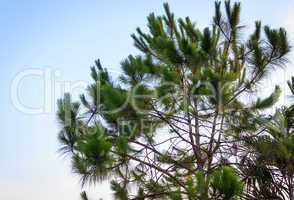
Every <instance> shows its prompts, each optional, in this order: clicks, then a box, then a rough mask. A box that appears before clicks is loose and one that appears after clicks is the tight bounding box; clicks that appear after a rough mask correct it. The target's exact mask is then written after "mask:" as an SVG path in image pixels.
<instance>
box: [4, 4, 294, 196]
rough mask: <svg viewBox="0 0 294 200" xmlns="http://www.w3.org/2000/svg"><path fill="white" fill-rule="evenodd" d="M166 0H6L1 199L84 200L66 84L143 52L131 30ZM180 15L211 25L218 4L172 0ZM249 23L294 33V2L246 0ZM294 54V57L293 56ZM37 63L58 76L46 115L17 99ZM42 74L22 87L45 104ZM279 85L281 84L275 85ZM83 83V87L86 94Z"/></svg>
mask: <svg viewBox="0 0 294 200" xmlns="http://www.w3.org/2000/svg"><path fill="white" fill-rule="evenodd" d="M163 2H164V1H162V0H148V1H147V0H144V1H134V0H124V1H114V0H112V1H110V0H107V1H106V0H84V1H81V0H62V1H61V0H50V1H49V0H47V1H46V0H43V1H40V0H26V1H21V0H0V85H1V86H0V92H1V98H0V111H1V130H0V135H1V140H0V169H1V170H0V199H3V200H19V199H26V200H40V199H42V200H53V199H54V200H56V199H58V200H59V199H64V200H66V199H70V200H76V199H78V197H79V193H80V191H81V189H80V185H79V182H78V177H76V176H75V175H73V174H72V173H71V169H70V163H69V162H68V161H67V160H66V159H63V158H62V157H60V155H59V154H58V153H57V150H58V143H57V139H56V135H57V132H58V124H57V122H56V118H55V109H54V105H55V102H56V98H58V97H59V96H60V95H61V94H62V93H63V90H62V89H61V88H62V87H63V86H64V85H70V84H71V85H72V84H74V83H78V81H84V83H85V82H87V81H89V80H90V77H89V67H90V66H91V65H92V64H93V62H94V60H95V59H97V58H100V59H101V61H102V63H103V65H104V66H106V67H108V69H109V70H110V71H115V72H119V63H120V62H121V60H122V59H123V58H125V57H126V56H128V55H129V54H136V53H137V51H136V49H135V48H134V47H133V45H132V44H133V42H132V40H131V38H130V34H131V33H133V32H134V30H135V28H136V27H137V26H140V27H144V25H145V24H146V16H147V15H148V14H149V13H150V12H153V11H154V12H155V13H158V14H160V13H162V11H163V9H162V3H163ZM168 2H169V3H170V6H171V8H172V10H173V11H174V12H175V14H176V16H181V17H185V16H190V17H191V19H192V20H193V21H195V22H196V23H197V24H198V25H199V26H200V27H204V26H205V25H209V24H210V23H211V16H212V14H213V11H214V10H213V2H214V1H204V0H186V1H179V0H172V1H168ZM241 2H242V5H243V6H242V23H243V24H244V25H247V26H248V29H245V30H250V26H251V25H252V24H253V22H254V21H255V20H257V19H258V20H262V22H263V23H264V24H270V25H272V26H275V27H278V26H286V28H287V29H288V31H289V35H290V38H294V37H293V36H294V22H292V19H294V14H293V10H294V0H280V1H268V0H259V1H256V0H244V1H241ZM290 60H294V59H291V58H290ZM291 68H293V67H292V64H291V63H290V64H289V65H288V69H286V70H284V71H282V72H279V73H277V74H275V76H274V77H273V78H272V79H271V82H272V83H274V82H285V79H287V78H288V77H289V76H290V75H291V74H292V75H294V73H292V72H294V70H292V69H291ZM29 69H34V70H35V71H36V70H37V71H38V72H43V71H44V70H47V71H48V72H49V73H52V74H53V75H54V74H55V72H57V73H58V76H57V77H55V76H53V75H52V77H53V79H54V80H53V81H54V83H55V85H57V86H56V87H53V88H55V92H54V93H52V94H54V95H52V96H51V98H50V105H52V108H50V109H49V110H47V111H46V112H45V113H41V114H27V113H24V112H22V111H21V110H20V109H19V108H18V107H17V106H16V105H15V103H14V102H13V101H12V99H11V94H13V92H14V91H12V83H13V81H14V80H15V79H16V78H17V77H18V75H19V73H21V72H26V71H28V70H29ZM43 78H44V77H41V76H34V77H26V78H25V79H23V80H22V82H21V84H20V85H19V95H20V98H21V101H22V103H23V104H25V105H26V106H30V107H39V106H41V105H43V103H44V99H45V97H44V87H43ZM269 87H273V84H271V85H269ZM81 91H82V89H81V88H80V89H76V90H75V91H74V92H75V93H79V92H81ZM90 191H92V193H94V192H95V195H94V196H93V197H96V199H98V198H97V195H98V196H99V197H104V198H105V199H109V198H110V197H109V194H108V193H109V191H108V189H107V184H104V185H102V186H100V185H97V186H96V190H94V189H93V188H90Z"/></svg>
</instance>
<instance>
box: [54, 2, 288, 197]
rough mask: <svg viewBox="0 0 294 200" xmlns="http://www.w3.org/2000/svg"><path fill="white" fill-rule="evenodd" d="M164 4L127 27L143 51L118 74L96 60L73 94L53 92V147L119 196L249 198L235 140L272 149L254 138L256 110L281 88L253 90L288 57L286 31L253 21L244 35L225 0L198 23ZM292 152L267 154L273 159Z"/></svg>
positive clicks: (89, 179) (87, 178)
mask: <svg viewBox="0 0 294 200" xmlns="http://www.w3.org/2000/svg"><path fill="white" fill-rule="evenodd" d="M164 10H165V15H164V16H156V15H155V14H154V13H152V14H150V15H149V16H148V18H147V20H148V31H147V32H143V31H142V29H140V28H137V32H136V34H133V35H132V38H133V39H134V45H135V46H136V47H137V48H138V49H139V50H140V52H141V54H140V55H138V56H133V55H130V56H128V57H127V58H126V59H125V60H124V61H122V63H121V69H122V74H121V76H120V77H119V80H113V79H112V77H111V75H110V74H109V73H108V71H107V69H106V68H104V67H103V66H102V65H101V63H100V61H99V60H97V61H96V62H95V66H93V67H92V68H91V76H92V79H93V83H92V84H90V85H89V86H88V88H87V92H86V93H85V94H83V95H81V97H80V102H73V101H72V98H71V96H70V94H66V95H65V96H64V98H63V99H60V100H59V101H58V108H59V109H58V113H57V114H58V118H59V120H60V122H61V124H62V129H61V131H60V133H59V140H60V143H61V151H62V152H64V153H67V154H69V155H70V156H71V159H72V167H73V171H74V172H75V173H77V174H79V175H80V176H81V180H82V184H83V185H84V184H88V183H90V184H91V183H96V182H101V181H104V180H112V181H111V189H112V191H113V194H114V198H115V199H118V200H126V199H137V200H144V199H146V200H147V199H170V200H184V199H189V200H190V199H191V200H192V199H199V200H205V199H207V200H208V199H222V200H231V199H243V198H245V199H254V198H253V197H252V192H251V190H249V189H246V188H251V183H250V181H242V180H249V179H246V175H248V173H247V171H246V169H248V167H249V166H250V165H251V164H252V162H251V161H250V162H249V161H245V160H244V152H247V151H243V150H242V148H245V149H246V150H249V148H251V147H249V146H250V145H254V147H255V148H256V149H255V152H259V151H262V152H260V153H261V154H263V153H266V148H270V146H269V144H264V143H260V145H265V146H266V145H268V146H266V148H265V147H263V146H262V147H259V146H258V145H259V142H258V144H257V142H255V141H256V140H258V141H259V139H260V138H259V135H260V133H261V132H262V133H264V132H265V131H266V130H270V129H269V127H265V126H263V125H262V122H263V120H265V119H267V120H269V121H271V120H272V119H271V118H269V117H265V116H264V114H263V111H264V110H265V109H267V108H271V107H272V106H273V105H274V104H275V103H276V102H277V100H278V97H279V95H280V93H281V90H280V88H279V87H278V86H276V88H275V89H274V90H273V92H272V94H269V95H268V96H267V97H265V98H257V97H256V96H257V94H258V91H259V89H260V88H259V87H258V85H259V84H260V82H261V81H262V80H264V79H265V78H266V77H267V76H269V75H270V73H271V72H272V71H273V70H274V69H275V68H277V67H281V66H283V65H284V64H285V62H286V61H287V59H286V55H287V53H288V52H289V51H290V47H289V44H288V40H287V35H286V31H285V30H284V29H283V28H279V29H273V28H270V27H269V26H264V27H263V26H262V25H261V22H256V23H255V30H254V32H253V33H252V34H251V35H250V36H249V38H248V40H247V41H245V42H244V38H242V37H241V35H242V32H243V30H244V26H242V25H240V10H241V5H240V3H234V4H233V5H232V4H231V3H230V1H226V2H225V5H224V11H223V10H222V9H221V3H220V2H216V3H215V16H214V17H213V23H212V25H211V27H206V28H204V29H203V30H200V29H198V28H197V27H196V26H195V24H194V23H193V22H192V21H191V19H190V18H189V17H186V18H179V19H176V17H175V15H174V14H173V13H172V12H171V11H170V8H169V6H168V4H164ZM246 96H251V97H254V98H251V100H250V101H248V100H244V99H245V98H244V97H246ZM255 97H256V98H255ZM82 109H83V110H86V112H83V113H82V112H81V110H82ZM281 112H283V113H284V111H281ZM291 117H292V116H291ZM274 118H275V117H273V119H274ZM272 123H274V121H272ZM268 125H270V124H268ZM272 125H273V126H275V125H276V124H272ZM291 130H292V128H291ZM252 141H254V142H252ZM285 142H286V143H287V142H289V141H288V140H286V141H285ZM293 142H294V141H293ZM249 144H250V145H249ZM275 145H277V148H278V147H279V145H281V146H282V147H281V149H283V148H284V145H286V146H287V144H284V143H283V142H282V143H281V144H280V142H278V143H277V144H275ZM291 145H292V143H291ZM291 145H290V146H289V148H292V146H291ZM291 150H292V149H291ZM263 151H265V152H263ZM247 153H248V152H247ZM291 155H292V154H290V155H288V152H286V151H285V155H282V156H283V157H282V156H281V155H280V154H277V155H271V158H268V155H265V157H266V158H267V159H269V160H270V161H269V162H273V163H278V162H279V159H280V158H285V159H286V161H285V162H289V159H288V158H289V156H290V157H291ZM248 159H249V158H248ZM252 159H255V157H254V156H253V155H252ZM287 159H288V160H287ZM258 162H260V161H259V160H258ZM241 164H244V165H246V167H247V168H246V167H241ZM255 166H259V165H255ZM288 170H292V168H291V167H290V168H289V169H288V168H286V171H287V173H288V172H289V171H288ZM289 173H290V172H289ZM291 173H292V171H291ZM291 175H292V174H291ZM291 180H292V179H291ZM258 185H261V184H260V182H259V183H258ZM277 195H278V194H277ZM83 198H84V197H83Z"/></svg>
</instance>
